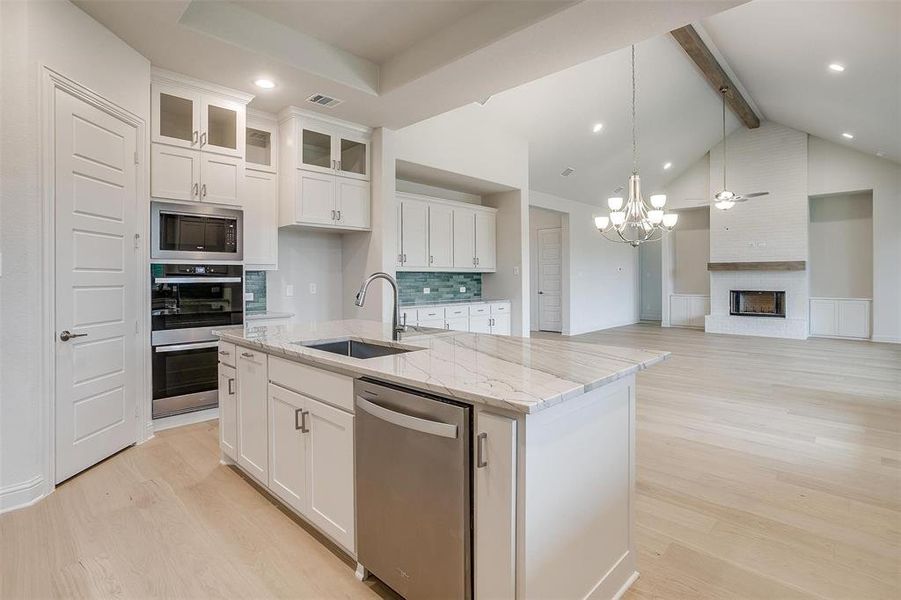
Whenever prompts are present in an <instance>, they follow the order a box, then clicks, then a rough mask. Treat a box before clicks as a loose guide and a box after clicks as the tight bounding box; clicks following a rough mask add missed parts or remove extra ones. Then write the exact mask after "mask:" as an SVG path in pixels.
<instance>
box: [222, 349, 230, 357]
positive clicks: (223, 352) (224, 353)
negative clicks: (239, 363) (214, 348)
mask: <svg viewBox="0 0 901 600" xmlns="http://www.w3.org/2000/svg"><path fill="white" fill-rule="evenodd" d="M219 354H221V355H222V356H228V355H229V354H231V352H229V351H228V350H220V351H219Z"/></svg>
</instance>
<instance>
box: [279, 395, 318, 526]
mask: <svg viewBox="0 0 901 600" xmlns="http://www.w3.org/2000/svg"><path fill="white" fill-rule="evenodd" d="M306 410H307V399H306V398H305V397H304V396H301V395H300V394H297V393H295V392H291V391H288V390H286V389H284V388H282V387H279V386H277V385H274V384H271V383H270V384H269V489H271V490H272V491H273V492H275V494H276V495H277V496H278V497H279V498H281V499H282V500H284V501H285V502H287V503H288V504H289V505H291V506H292V507H294V508H295V509H296V510H298V511H300V512H301V513H305V512H306V510H307V462H308V457H307V448H306V445H307V436H306V433H307V431H309V429H308V427H307V424H306V421H307V419H308V418H309V414H308V413H307V412H306Z"/></svg>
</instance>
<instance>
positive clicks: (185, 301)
mask: <svg viewBox="0 0 901 600" xmlns="http://www.w3.org/2000/svg"><path fill="white" fill-rule="evenodd" d="M243 271H244V269H243V267H242V266H241V265H182V264H153V265H151V286H150V289H151V317H150V320H151V338H150V340H151V346H152V356H153V361H152V371H153V418H154V419H157V418H160V417H166V416H170V415H174V414H179V413H185V412H191V411H195V410H202V409H206V408H212V407H215V406H216V405H217V404H218V395H217V391H216V387H217V383H218V381H217V354H216V353H217V346H218V341H217V338H216V337H215V336H214V335H213V334H212V330H213V329H215V328H217V327H222V326H228V325H240V324H242V323H243V322H244V301H243V298H244V283H243V279H244V278H243Z"/></svg>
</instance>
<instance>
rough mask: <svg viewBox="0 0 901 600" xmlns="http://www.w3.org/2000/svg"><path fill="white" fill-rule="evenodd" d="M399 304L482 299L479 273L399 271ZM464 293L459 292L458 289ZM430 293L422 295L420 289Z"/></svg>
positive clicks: (480, 275)
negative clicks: (462, 288) (462, 289)
mask: <svg viewBox="0 0 901 600" xmlns="http://www.w3.org/2000/svg"><path fill="white" fill-rule="evenodd" d="M397 283H398V286H399V287H400V290H399V295H400V303H401V304H404V305H410V304H419V303H422V302H444V301H447V300H476V299H479V298H481V297H482V274H481V273H419V272H408V271H401V272H400V273H398V274H397ZM461 286H462V287H465V288H466V291H465V292H461V291H460V287H461ZM426 287H427V288H429V289H430V292H431V293H428V294H423V293H422V288H426Z"/></svg>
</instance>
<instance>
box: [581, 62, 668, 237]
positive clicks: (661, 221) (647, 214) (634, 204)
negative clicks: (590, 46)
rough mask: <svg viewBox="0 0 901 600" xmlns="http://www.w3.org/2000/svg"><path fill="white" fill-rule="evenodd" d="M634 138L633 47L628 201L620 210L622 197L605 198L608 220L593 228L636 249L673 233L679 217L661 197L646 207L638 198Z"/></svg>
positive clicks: (597, 219) (596, 220)
mask: <svg viewBox="0 0 901 600" xmlns="http://www.w3.org/2000/svg"><path fill="white" fill-rule="evenodd" d="M636 139H637V138H636V135H635V46H632V175H631V176H630V177H629V200H628V202H626V203H625V206H623V198H622V197H621V196H613V197H611V198H607V207H608V208H609V209H610V215H609V216H602V217H595V218H594V225H595V227H597V228H598V231H600V232H601V235H603V236H604V237H605V238H607V239H608V240H610V241H611V242H620V243H625V244H630V245H631V246H632V247H635V248H637V247H638V246H639V245H640V244H643V243H645V242H656V241H659V240H660V239H661V238H662V237H663V236H664V235H665V234H666V233H668V232H670V231H672V230H673V227H675V226H676V221H678V220H679V215H678V214H676V213H665V212H663V207H664V206H665V205H666V196H665V195H664V194H654V195H653V196H651V203H650V205H648V204H647V203H645V201H644V199H643V198H642V197H641V179H640V178H639V176H638V143H637V141H636Z"/></svg>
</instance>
